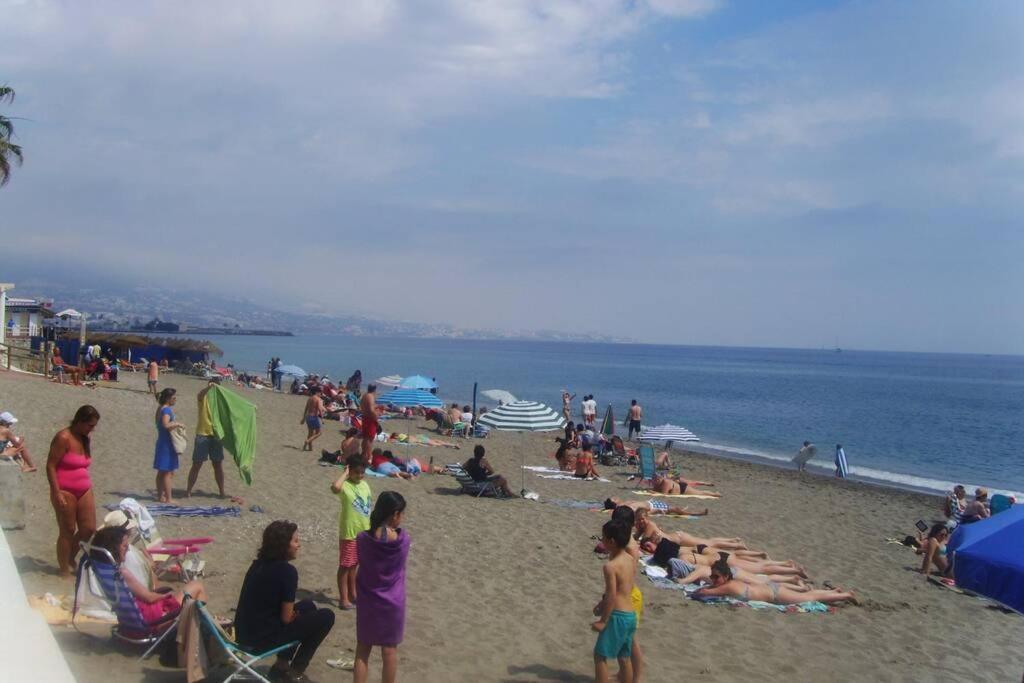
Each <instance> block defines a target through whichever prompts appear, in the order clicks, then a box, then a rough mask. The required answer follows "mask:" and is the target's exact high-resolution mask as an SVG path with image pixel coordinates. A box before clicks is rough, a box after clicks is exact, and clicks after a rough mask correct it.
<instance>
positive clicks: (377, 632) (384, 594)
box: [356, 529, 409, 645]
mask: <svg viewBox="0 0 1024 683" xmlns="http://www.w3.org/2000/svg"><path fill="white" fill-rule="evenodd" d="M356 547H357V548H358V550H359V573H358V574H356V595H357V596H358V601H357V603H356V639H357V640H358V641H359V642H360V643H363V644H364V645H398V644H399V643H401V642H402V636H403V634H404V632H405V560H406V558H407V557H408V556H409V534H407V533H405V531H404V530H403V529H398V538H397V539H395V540H394V541H382V540H381V539H379V538H375V537H374V536H371V535H370V533H369V532H368V531H363V532H361V533H360V534H359V535H358V536H356Z"/></svg>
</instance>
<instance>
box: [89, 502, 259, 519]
mask: <svg viewBox="0 0 1024 683" xmlns="http://www.w3.org/2000/svg"><path fill="white" fill-rule="evenodd" d="M103 507H104V508H106V509H107V510H117V509H119V507H120V505H119V504H118V503H107V504H105V505H104V506H103ZM146 509H148V510H149V514H151V515H153V516H154V517H238V516H240V515H241V508H239V507H235V506H232V507H221V506H218V505H211V506H210V507H202V506H199V505H164V504H163V503H153V504H152V505H147V506H146Z"/></svg>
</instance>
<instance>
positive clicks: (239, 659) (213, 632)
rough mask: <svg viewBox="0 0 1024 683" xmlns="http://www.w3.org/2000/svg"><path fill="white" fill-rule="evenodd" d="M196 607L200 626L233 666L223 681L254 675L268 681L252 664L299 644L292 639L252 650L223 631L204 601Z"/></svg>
mask: <svg viewBox="0 0 1024 683" xmlns="http://www.w3.org/2000/svg"><path fill="white" fill-rule="evenodd" d="M196 608H197V609H198V611H199V618H200V628H201V629H202V630H203V631H204V632H205V633H208V634H209V635H210V636H211V637H213V639H214V640H216V641H217V645H219V646H220V647H221V648H222V649H223V650H224V654H225V655H227V658H228V660H230V661H229V662H228V663H229V664H230V665H231V666H233V667H234V671H232V672H231V675H230V676H228V677H227V678H225V679H224V683H227V682H228V681H232V680H234V679H236V678H242V677H245V678H249V677H255V678H256V680H259V681H263V683H270V681H269V679H267V677H266V676H264V675H262V674H261V673H259V672H258V671H256V669H254V668H253V666H254V665H255V664H256V663H257V662H259V661H262V660H264V659H268V658H269V657H273V656H274V655H276V654H277V653H279V652H283V651H285V650H287V649H289V648H292V647H296V646H297V645H299V641H297V640H293V641H292V642H290V643H285V644H284V645H278V646H277V647H274V648H271V649H270V650H265V651H263V652H252V651H251V650H249V649H247V648H246V647H244V646H243V645H240V644H238V643H237V642H235V640H234V639H233V638H231V637H230V636H229V635H228V634H227V633H225V632H224V629H223V628H221V626H220V624H218V623H217V620H216V619H214V618H213V615H212V614H210V612H209V610H208V609H206V603H204V602H198V601H197V602H196Z"/></svg>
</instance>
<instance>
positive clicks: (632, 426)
mask: <svg viewBox="0 0 1024 683" xmlns="http://www.w3.org/2000/svg"><path fill="white" fill-rule="evenodd" d="M643 419H644V409H643V408H641V407H640V404H639V403H637V402H636V399H635V398H634V399H633V402H632V403H631V404H630V406H629V436H628V437H627V438H628V439H629V440H630V441H632V440H633V432H636V435H637V436H640V424H641V422H642V421H643Z"/></svg>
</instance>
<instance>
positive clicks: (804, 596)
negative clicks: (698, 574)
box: [693, 560, 857, 605]
mask: <svg viewBox="0 0 1024 683" xmlns="http://www.w3.org/2000/svg"><path fill="white" fill-rule="evenodd" d="M710 580H711V587H710V588H701V589H700V590H698V591H696V592H695V593H694V594H693V595H694V597H696V598H713V597H731V598H737V599H739V600H758V601H760V602H768V603H771V604H773V605H795V604H798V603H801V602H812V601H813V602H824V603H828V604H830V603H834V602H852V603H854V604H856V603H857V597H856V596H855V595H854V594H853V592H852V591H844V590H843V589H842V588H834V589H830V590H808V591H803V592H801V591H796V590H793V589H792V588H790V587H789V586H783V585H781V584H779V583H776V582H774V581H771V582H768V583H766V584H750V583H744V582H742V581H738V580H737V579H736V578H734V576H733V572H732V568H731V567H730V566H729V564H728V563H726V562H725V561H723V560H718V561H717V562H716V563H715V564H714V565H713V566H712V567H711V577H710Z"/></svg>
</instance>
